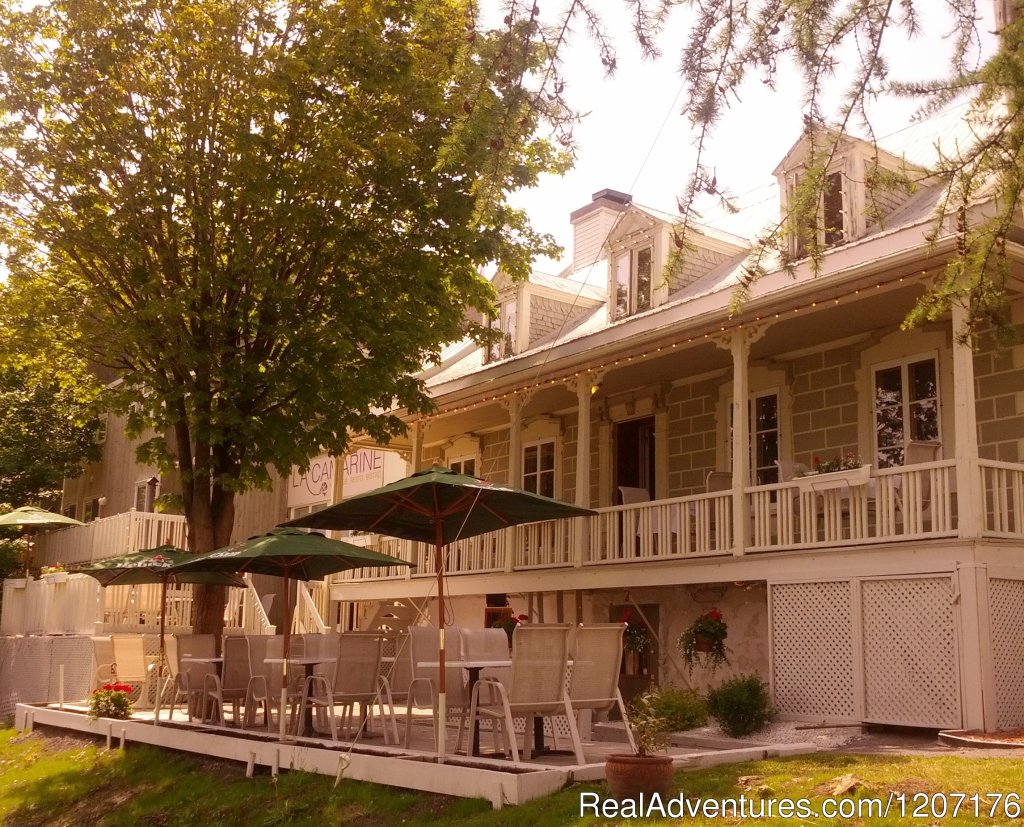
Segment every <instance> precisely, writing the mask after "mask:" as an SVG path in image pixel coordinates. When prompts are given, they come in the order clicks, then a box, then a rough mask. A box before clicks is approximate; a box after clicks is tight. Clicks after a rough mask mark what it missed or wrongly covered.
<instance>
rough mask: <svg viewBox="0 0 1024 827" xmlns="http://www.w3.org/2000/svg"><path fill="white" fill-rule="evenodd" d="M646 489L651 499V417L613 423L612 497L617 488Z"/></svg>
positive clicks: (616, 496) (652, 484)
mask: <svg viewBox="0 0 1024 827" xmlns="http://www.w3.org/2000/svg"><path fill="white" fill-rule="evenodd" d="M622 486H625V487H629V488H646V489H647V493H648V494H649V495H650V498H651V499H652V500H653V499H654V417H653V416H648V417H644V418H643V419H631V420H629V421H628V422H617V423H616V424H615V491H614V492H613V493H614V494H615V498H614V500H613V502H615V503H621V502H622V501H621V499H620V498H619V487H622Z"/></svg>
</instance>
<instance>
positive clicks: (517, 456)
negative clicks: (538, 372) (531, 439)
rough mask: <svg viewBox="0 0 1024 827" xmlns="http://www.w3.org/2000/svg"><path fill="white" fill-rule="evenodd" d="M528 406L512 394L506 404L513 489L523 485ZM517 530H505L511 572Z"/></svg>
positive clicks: (506, 567) (509, 476)
mask: <svg viewBox="0 0 1024 827" xmlns="http://www.w3.org/2000/svg"><path fill="white" fill-rule="evenodd" d="M525 404H526V397H525V396H523V395H522V394H512V396H511V397H510V398H509V399H508V401H507V402H505V403H504V407H505V410H507V411H508V418H509V423H508V484H509V486H511V487H512V488H519V487H520V486H522V484H523V406H524V405H525ZM515 538H516V530H515V529H514V528H507V529H505V571H506V572H511V571H512V570H513V569H514V568H515V561H516V550H515Z"/></svg>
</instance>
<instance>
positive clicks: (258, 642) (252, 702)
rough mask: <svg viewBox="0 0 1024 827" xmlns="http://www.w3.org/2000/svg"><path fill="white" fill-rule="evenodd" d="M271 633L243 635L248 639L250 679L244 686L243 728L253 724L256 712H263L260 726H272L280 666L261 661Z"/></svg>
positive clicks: (268, 727)
mask: <svg viewBox="0 0 1024 827" xmlns="http://www.w3.org/2000/svg"><path fill="white" fill-rule="evenodd" d="M270 637H271V635H246V639H247V640H248V642H249V683H248V685H247V686H246V690H245V701H244V703H243V706H244V708H245V717H244V719H243V721H242V728H243V729H250V728H252V727H253V726H255V725H256V716H257V713H258V712H260V711H262V713H263V726H265V727H266V729H267V732H272V731H273V730H274V709H276V708H277V706H279V705H280V699H281V667H280V666H271V664H267V663H265V662H264V659H265V658H267V657H268V655H267V642H268V640H269V639H270Z"/></svg>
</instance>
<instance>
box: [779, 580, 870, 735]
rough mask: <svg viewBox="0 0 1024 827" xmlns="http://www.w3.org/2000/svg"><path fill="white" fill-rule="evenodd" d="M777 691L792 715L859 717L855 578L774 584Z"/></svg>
mask: <svg viewBox="0 0 1024 827" xmlns="http://www.w3.org/2000/svg"><path fill="white" fill-rule="evenodd" d="M769 588H770V592H769V607H770V613H771V615H770V616H771V620H770V623H771V633H772V658H771V663H772V691H773V693H774V697H775V705H776V707H778V709H779V711H780V712H782V713H784V714H787V715H798V716H801V717H807V718H808V719H824V720H830V721H831V720H839V721H844V720H845V721H854V720H858V709H857V705H856V694H857V693H856V670H855V659H854V655H853V628H854V624H853V620H852V609H853V606H852V603H853V584H852V583H851V582H850V581H849V580H832V581H817V582H808V583H772V584H771V585H770V587H769Z"/></svg>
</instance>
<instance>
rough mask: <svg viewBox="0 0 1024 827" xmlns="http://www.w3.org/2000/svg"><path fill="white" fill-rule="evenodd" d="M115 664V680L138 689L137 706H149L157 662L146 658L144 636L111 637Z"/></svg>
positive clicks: (113, 669) (113, 665) (113, 666)
mask: <svg viewBox="0 0 1024 827" xmlns="http://www.w3.org/2000/svg"><path fill="white" fill-rule="evenodd" d="M110 640H111V643H112V644H113V650H114V662H113V664H112V669H111V671H112V672H113V674H114V678H115V679H116V680H117V681H118V682H119V683H123V684H134V685H135V686H137V687H138V692H139V694H138V700H137V701H136V706H140V707H142V706H148V704H149V687H150V684H151V682H152V677H153V670H154V668H155V666H156V664H155V662H153V661H152V660H151V659H147V658H146V641H145V639H144V638H143V636H142V635H111V636H110Z"/></svg>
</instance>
